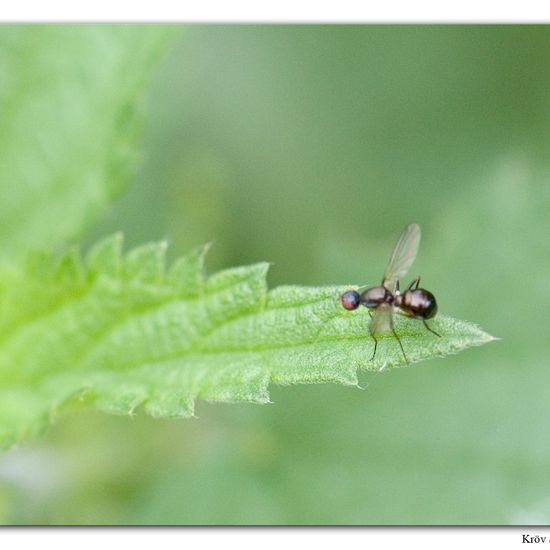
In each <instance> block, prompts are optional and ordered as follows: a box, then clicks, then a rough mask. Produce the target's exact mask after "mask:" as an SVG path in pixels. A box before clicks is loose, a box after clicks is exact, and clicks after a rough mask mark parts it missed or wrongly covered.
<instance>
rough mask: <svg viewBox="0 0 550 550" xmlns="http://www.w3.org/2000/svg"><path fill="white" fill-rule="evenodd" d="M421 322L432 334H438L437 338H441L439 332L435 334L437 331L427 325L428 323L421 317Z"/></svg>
mask: <svg viewBox="0 0 550 550" xmlns="http://www.w3.org/2000/svg"><path fill="white" fill-rule="evenodd" d="M422 322H423V323H424V326H425V327H426V328H427V329H428V330H429V331H430V332H431V333H432V334H435V335H436V336H439V338H441V334H437V332H436V331H435V330H433V329H431V328H430V327H429V326H428V323H426V321H425V319H422Z"/></svg>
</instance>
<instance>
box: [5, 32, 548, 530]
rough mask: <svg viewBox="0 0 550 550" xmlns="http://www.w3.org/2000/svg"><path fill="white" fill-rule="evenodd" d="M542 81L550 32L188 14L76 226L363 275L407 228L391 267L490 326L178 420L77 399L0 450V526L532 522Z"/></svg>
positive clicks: (537, 480) (541, 455)
mask: <svg viewBox="0 0 550 550" xmlns="http://www.w3.org/2000/svg"><path fill="white" fill-rule="evenodd" d="M75 70H77V67H75ZM548 89H550V28H549V27H547V26H452V27H451V26H231V27H230V26H192V27H188V28H187V29H186V32H185V34H184V36H183V38H182V40H181V41H180V43H179V44H178V46H177V48H175V49H174V51H173V52H172V54H171V56H170V57H169V58H167V59H166V60H165V62H164V63H163V65H162V67H160V68H159V69H158V71H157V73H156V77H155V81H154V83H153V87H152V92H151V96H150V105H149V112H148V120H147V124H146V132H145V138H144V146H143V151H144V154H143V163H142V166H141V169H140V171H139V173H138V174H137V176H136V178H135V182H134V185H133V186H132V187H131V188H130V189H129V190H128V191H127V192H126V193H125V194H124V195H123V196H122V197H121V198H120V199H119V200H118V201H117V202H116V203H115V204H114V206H113V207H112V208H111V210H110V212H109V213H108V215H107V216H105V217H104V219H103V220H102V222H101V223H100V224H99V225H97V226H96V227H95V228H94V229H93V230H92V231H91V232H90V233H89V235H88V236H87V242H93V241H95V239H96V238H97V237H99V236H103V235H105V234H107V233H109V232H111V231H113V230H123V231H124V232H125V233H126V235H127V237H128V241H129V245H134V244H139V243H141V242H143V241H146V240H151V239H157V238H163V237H167V238H168V239H169V240H170V241H171V242H172V247H171V253H172V254H173V255H179V254H181V253H184V252H185V251H187V250H188V249H190V248H192V247H195V246H196V245H198V244H201V243H203V242H207V241H214V247H213V249H212V253H211V255H210V257H209V260H208V261H209V267H210V268H211V270H214V269H217V268H220V267H227V266H231V265H238V264H242V263H249V262H250V263H252V262H257V261H262V260H267V261H272V262H274V263H275V265H274V266H273V268H272V270H271V271H270V282H271V284H272V285H275V284H280V283H301V284H345V283H348V282H349V283H355V284H363V283H370V282H378V280H379V279H380V277H381V275H382V272H383V269H384V264H385V261H386V260H387V257H388V254H389V252H390V249H391V246H392V244H393V243H394V242H395V239H396V237H397V235H398V234H399V232H400V230H401V229H402V227H403V226H404V225H405V224H406V223H408V222H409V221H416V222H418V223H420V225H421V226H422V229H423V234H424V239H423V243H422V245H421V249H420V254H419V258H418V260H417V262H416V264H415V266H414V267H413V270H414V273H411V276H414V275H416V274H417V273H419V274H421V275H422V277H423V284H424V285H425V286H426V287H427V288H429V289H431V290H432V291H433V292H434V293H435V294H436V296H437V297H438V300H439V303H440V310H441V311H442V312H444V313H445V314H449V315H453V316H456V317H459V318H464V319H468V320H471V321H476V322H479V323H480V324H481V325H482V326H483V328H485V329H487V330H488V331H489V332H490V333H492V334H495V335H497V336H500V337H501V338H502V341H500V342H497V343H495V344H493V345H491V346H485V347H483V348H478V349H472V350H469V351H467V352H465V353H463V354H461V355H460V356H456V357H448V358H446V359H444V360H434V361H430V362H428V363H425V364H423V365H419V366H415V367H414V368H412V369H401V370H395V371H392V372H387V373H383V374H379V375H374V376H371V377H369V378H365V379H364V380H363V383H364V385H365V386H366V389H365V390H364V391H360V390H357V389H351V388H343V387H337V386H307V387H305V386H304V387H297V386H294V387H287V388H272V400H273V401H274V403H273V404H270V405H266V406H262V407H260V406H253V405H212V404H205V403H201V404H199V405H198V413H197V414H198V417H199V418H198V419H194V420H189V421H173V422H168V421H153V420H151V419H148V418H146V417H144V416H143V415H138V416H136V417H135V418H133V419H128V418H123V417H121V418H117V417H109V416H107V415H102V414H100V413H97V412H93V411H91V410H87V409H84V408H78V407H76V406H75V411H71V415H68V414H67V415H66V416H62V417H61V418H60V419H59V421H58V422H57V424H56V425H55V426H54V427H53V428H52V429H51V430H50V432H49V433H48V434H47V436H46V437H45V438H44V439H43V440H41V441H38V442H34V443H32V444H27V445H25V446H24V447H23V448H20V449H18V450H15V451H12V452H9V453H5V454H4V455H2V457H0V480H1V483H2V485H1V488H0V520H1V521H3V522H6V523H69V524H74V523H76V524H80V523H84V524H97V523H101V524H117V523H130V524H143V523H145V524H152V523H153V524H171V523H182V524H227V523H229V524H243V523H244V524H256V523H262V524H281V523H287V524H304V523H305V524H409V523H410V524H501V523H504V524H506V523H527V524H533V523H549V522H550V475H549V470H550V469H549V467H548V464H549V463H550V437H549V436H548V435H547V433H546V423H547V419H548V417H549V416H550V402H549V400H548V398H547V386H550V368H549V367H550V366H549V365H548V359H547V357H545V356H544V353H545V351H544V350H545V349H547V333H548V329H549V328H550V323H549V322H548V320H547V314H546V311H545V307H544V304H545V302H546V299H547V298H546V296H547V294H548V293H547V290H549V289H550V277H548V275H550V254H549V253H548V252H549V250H548V248H549V245H548V236H549V233H550V219H549V217H548V214H547V212H548V207H549V206H550V204H549V203H550V186H549V183H550V181H549V180H550V156H549V154H548V153H549V146H550V100H549V97H548ZM365 318H366V319H367V317H366V316H365ZM365 326H366V320H365Z"/></svg>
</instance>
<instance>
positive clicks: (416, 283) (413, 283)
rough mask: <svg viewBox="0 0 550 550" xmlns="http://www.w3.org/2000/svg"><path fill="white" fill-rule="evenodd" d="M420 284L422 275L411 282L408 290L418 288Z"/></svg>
mask: <svg viewBox="0 0 550 550" xmlns="http://www.w3.org/2000/svg"><path fill="white" fill-rule="evenodd" d="M419 284H420V277H416V278H415V279H413V280H412V281H411V284H410V285H409V286H408V287H407V290H413V287H414V290H416V289H417V288H418V285H419Z"/></svg>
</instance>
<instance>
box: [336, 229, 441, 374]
mask: <svg viewBox="0 0 550 550" xmlns="http://www.w3.org/2000/svg"><path fill="white" fill-rule="evenodd" d="M419 245H420V226H419V225H418V224H416V223H411V224H410V225H408V226H407V227H405V229H404V230H403V233H401V236H400V237H399V240H398V241H397V243H396V245H395V247H394V248H393V252H392V254H391V256H390V260H389V262H388V265H387V266H386V271H385V272H384V278H383V279H382V283H381V284H380V286H374V287H370V288H367V289H366V290H364V291H363V292H361V294H359V292H357V291H355V290H348V291H346V292H344V294H342V296H340V301H341V302H342V306H344V308H345V309H347V310H350V311H351V310H353V309H357V308H358V307H359V306H360V305H363V306H365V307H366V308H367V309H368V310H369V315H370V316H371V320H370V323H369V332H370V335H371V336H372V338H373V340H374V352H373V354H372V357H371V361H372V360H373V359H374V357H375V355H376V348H377V346H378V340H377V338H376V335H379V334H383V333H386V332H390V331H391V332H392V333H393V335H394V336H395V338H396V339H397V341H398V342H399V347H400V348H401V352H402V353H403V357H404V358H405V363H407V365H408V364H409V361H408V359H407V356H406V354H405V350H404V349H403V344H402V343H401V339H400V338H399V336H398V335H397V332H395V327H394V323H393V315H394V313H399V314H401V315H404V316H405V317H410V318H411V319H418V320H420V321H422V322H423V323H424V326H425V327H426V328H427V329H428V330H429V331H430V332H431V333H433V334H435V335H436V336H440V335H439V334H438V333H437V332H435V330H433V329H431V328H430V327H429V326H428V323H426V319H432V318H433V317H435V314H436V313H437V302H436V301H435V297H434V295H433V294H432V293H431V292H430V291H428V290H426V289H424V288H418V285H419V284H420V277H416V278H415V279H413V280H412V282H411V283H410V284H409V286H408V287H407V288H406V289H405V291H404V292H403V293H401V292H400V291H399V281H400V279H401V278H402V277H404V276H405V274H406V273H407V271H408V270H409V268H410V267H411V265H412V264H413V262H414V259H415V258H416V254H417V253H418V247H419Z"/></svg>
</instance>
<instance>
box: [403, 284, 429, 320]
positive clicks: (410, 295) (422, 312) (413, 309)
mask: <svg viewBox="0 0 550 550" xmlns="http://www.w3.org/2000/svg"><path fill="white" fill-rule="evenodd" d="M396 305H397V304H396ZM399 307H401V308H402V309H404V310H406V311H407V312H409V313H410V314H411V315H412V316H413V317H416V318H417V319H431V318H432V317H434V316H435V314H436V313H437V302H436V301H435V296H434V295H433V294H432V293H431V292H430V291H429V290H425V289H424V288H417V289H415V290H406V291H405V292H404V293H403V295H402V301H401V304H399Z"/></svg>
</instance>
